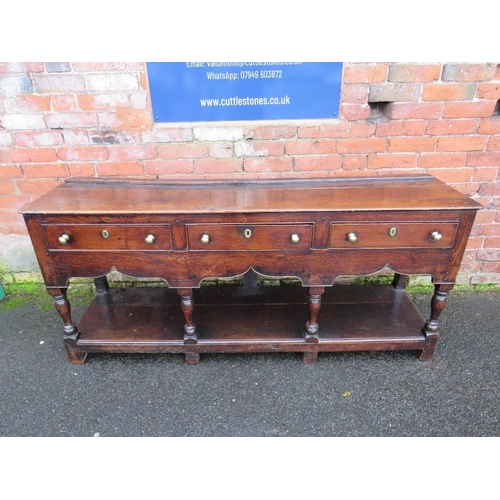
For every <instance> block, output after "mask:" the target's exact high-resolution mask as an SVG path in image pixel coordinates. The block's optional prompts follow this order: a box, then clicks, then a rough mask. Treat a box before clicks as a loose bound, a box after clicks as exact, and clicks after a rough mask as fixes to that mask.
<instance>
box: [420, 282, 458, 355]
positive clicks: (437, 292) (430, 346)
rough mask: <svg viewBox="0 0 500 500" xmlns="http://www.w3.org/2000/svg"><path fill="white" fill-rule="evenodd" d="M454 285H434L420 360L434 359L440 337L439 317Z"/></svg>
mask: <svg viewBox="0 0 500 500" xmlns="http://www.w3.org/2000/svg"><path fill="white" fill-rule="evenodd" d="M452 288H453V285H434V295H433V296H432V301H431V317H430V318H429V319H428V320H427V321H426V322H425V325H424V327H423V328H422V332H423V333H424V334H425V347H424V348H423V349H422V354H421V355H420V358H419V359H420V361H429V360H430V359H432V356H433V354H434V349H435V348H436V344H437V341H438V339H439V324H438V318H439V315H440V314H441V312H442V311H443V309H444V307H445V305H446V298H447V297H448V293H449V292H450V290H451V289H452Z"/></svg>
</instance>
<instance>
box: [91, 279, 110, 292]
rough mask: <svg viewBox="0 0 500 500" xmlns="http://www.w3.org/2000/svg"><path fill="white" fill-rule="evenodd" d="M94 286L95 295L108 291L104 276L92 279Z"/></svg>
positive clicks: (106, 280)
mask: <svg viewBox="0 0 500 500" xmlns="http://www.w3.org/2000/svg"><path fill="white" fill-rule="evenodd" d="M94 285H95V291H96V293H106V292H107V291H108V290H109V284H108V279H107V278H106V276H100V277H99V278H94Z"/></svg>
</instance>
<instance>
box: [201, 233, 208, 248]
mask: <svg viewBox="0 0 500 500" xmlns="http://www.w3.org/2000/svg"><path fill="white" fill-rule="evenodd" d="M200 241H201V242H202V243H203V244H204V245H208V244H209V243H210V235H209V234H206V233H205V234H202V235H201V238H200Z"/></svg>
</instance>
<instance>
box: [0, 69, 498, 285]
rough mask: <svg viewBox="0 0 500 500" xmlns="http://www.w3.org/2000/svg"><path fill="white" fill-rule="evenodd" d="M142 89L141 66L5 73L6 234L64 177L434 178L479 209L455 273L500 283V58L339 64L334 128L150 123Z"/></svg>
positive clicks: (0, 86) (0, 169) (1, 166)
mask: <svg viewBox="0 0 500 500" xmlns="http://www.w3.org/2000/svg"><path fill="white" fill-rule="evenodd" d="M146 82H147V78H146V68H145V64H143V63H125V62H109V63H106V62H86V63H76V62H75V63H71V62H69V63H68V62H58V63H56V62H50V63H39V62H35V63H0V234H2V233H3V234H10V233H12V234H24V235H26V229H25V227H24V223H23V221H22V217H21V216H20V215H18V214H17V210H18V209H19V208H20V207H21V206H22V205H23V204H24V203H25V202H26V201H29V200H30V199H34V198H36V197H37V196H39V195H41V194H42V193H44V192H46V191H48V190H49V189H51V188H52V187H54V186H55V185H57V184H59V183H60V182H62V181H63V180H64V179H65V178H67V177H82V176H106V177H108V176H132V177H136V178H147V179H176V180H179V179H199V178H209V179H234V178H238V179H240V178H284V179H287V178H307V177H318V178H322V177H323V178H328V177H345V176H347V177H353V176H380V175H403V174H415V175H417V174H424V173H428V174H431V175H434V176H435V177H437V178H438V179H441V180H443V181H444V182H447V183H449V184H450V185H452V186H453V187H455V188H456V189H458V190H460V191H462V192H464V193H466V194H469V195H470V196H472V197H474V198H475V199H477V200H478V201H479V202H480V203H482V204H483V205H484V206H485V208H484V210H482V211H481V212H480V214H479V215H478V218H477V222H476V225H475V227H474V229H473V236H472V238H471V240H470V242H469V244H468V247H467V252H466V255H465V258H464V265H463V267H462V272H463V273H464V275H465V276H468V278H464V279H468V280H469V282H474V283H484V282H497V283H499V282H500V270H499V261H500V248H499V245H500V187H499V185H500V116H499V113H498V107H499V104H498V102H499V100H500V64H499V63H498V62H497V63H494V62H485V63H473V64H470V63H456V62H454V63H447V62H445V63H432V64H418V63H400V62H398V63H345V64H344V73H343V85H342V97H341V103H340V110H341V112H340V116H339V118H338V119H335V120H333V119H332V120H314V121H299V120H297V121H283V122H281V121H280V122H273V121H262V122H231V123H228V124H220V123H214V124H213V125H210V124H193V125H188V124H164V125H158V124H153V121H152V114H151V103H150V100H149V95H148V90H147V83H146ZM464 279H462V282H463V281H464Z"/></svg>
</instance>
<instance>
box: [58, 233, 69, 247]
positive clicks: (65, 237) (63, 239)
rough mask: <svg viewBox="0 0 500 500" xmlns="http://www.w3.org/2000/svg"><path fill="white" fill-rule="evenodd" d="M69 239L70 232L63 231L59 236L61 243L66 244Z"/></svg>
mask: <svg viewBox="0 0 500 500" xmlns="http://www.w3.org/2000/svg"><path fill="white" fill-rule="evenodd" d="M68 241H69V234H68V233H63V234H61V236H59V243H60V244H61V245H66V243H68Z"/></svg>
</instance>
